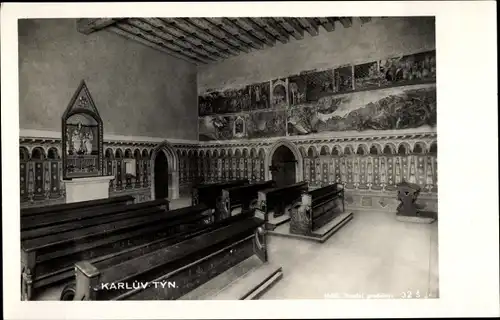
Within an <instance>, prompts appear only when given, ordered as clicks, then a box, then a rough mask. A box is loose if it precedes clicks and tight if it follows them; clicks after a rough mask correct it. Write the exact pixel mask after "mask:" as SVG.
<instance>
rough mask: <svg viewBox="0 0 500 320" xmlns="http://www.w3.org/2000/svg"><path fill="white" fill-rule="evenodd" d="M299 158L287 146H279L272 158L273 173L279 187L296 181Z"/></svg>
mask: <svg viewBox="0 0 500 320" xmlns="http://www.w3.org/2000/svg"><path fill="white" fill-rule="evenodd" d="M296 164H297V159H295V156H294V154H293V152H292V151H291V150H290V149H289V148H288V147H287V146H284V145H282V146H279V147H278V148H277V149H276V151H274V154H273V157H272V160H271V166H272V169H271V175H272V179H273V180H274V181H276V185H277V186H278V187H283V186H287V185H291V184H294V183H295V182H297V181H296V177H295V175H296V172H295V167H296Z"/></svg>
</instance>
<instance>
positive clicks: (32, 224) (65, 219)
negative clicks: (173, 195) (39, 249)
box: [21, 199, 168, 240]
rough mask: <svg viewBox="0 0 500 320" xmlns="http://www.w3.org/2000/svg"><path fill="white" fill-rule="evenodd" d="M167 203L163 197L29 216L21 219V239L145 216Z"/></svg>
mask: <svg viewBox="0 0 500 320" xmlns="http://www.w3.org/2000/svg"><path fill="white" fill-rule="evenodd" d="M167 205H168V201H166V200H164V199H161V200H153V201H147V202H142V203H137V204H131V205H127V206H120V207H116V208H103V209H95V208H92V209H91V210H88V211H87V212H81V215H76V214H66V215H59V214H56V215H54V216H44V217H43V218H44V219H40V221H37V220H38V219H32V220H31V221H30V220H28V218H33V217H25V218H23V219H21V240H27V239H34V238H39V237H43V236H48V235H51V234H58V233H62V232H67V231H71V230H78V229H82V228H85V227H91V226H96V225H101V224H106V223H111V222H113V221H120V220H125V219H130V218H134V217H140V216H145V215H147V214H149V213H151V212H159V211H161V210H164V211H167V210H168V209H167ZM40 218H41V217H40ZM25 220H28V221H25ZM59 220H62V221H59Z"/></svg>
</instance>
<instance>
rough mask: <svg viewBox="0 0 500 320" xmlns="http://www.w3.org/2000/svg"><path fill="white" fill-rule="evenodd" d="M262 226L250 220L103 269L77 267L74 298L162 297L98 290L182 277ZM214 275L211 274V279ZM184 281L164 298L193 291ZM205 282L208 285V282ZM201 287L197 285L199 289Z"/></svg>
mask: <svg viewBox="0 0 500 320" xmlns="http://www.w3.org/2000/svg"><path fill="white" fill-rule="evenodd" d="M262 223H263V221H262V220H260V219H256V218H253V217H249V218H247V219H243V220H240V221H238V222H235V223H232V224H230V225H227V226H223V227H220V228H217V229H216V230H212V231H210V232H206V233H203V234H200V235H198V236H196V237H194V238H190V239H187V240H185V241H182V242H179V243H175V244H173V245H170V246H167V247H164V248H161V249H159V250H156V251H154V252H150V253H147V254H145V255H142V256H139V257H136V258H133V259H130V260H127V261H124V262H122V263H119V264H117V265H114V266H113V267H107V268H106V269H100V268H99V267H98V266H95V265H92V264H90V263H88V262H84V263H79V264H77V266H76V277H77V295H82V294H83V296H85V297H86V298H87V299H90V300H122V299H135V298H137V297H139V296H141V295H143V294H145V292H146V291H148V290H149V291H151V290H154V293H153V292H151V293H153V294H156V295H158V294H161V293H160V290H155V288H151V287H149V288H148V287H142V288H137V289H130V288H127V287H122V288H119V289H118V290H99V289H100V285H101V284H112V283H115V284H117V283H121V284H125V283H129V284H130V286H131V284H132V283H133V282H134V281H138V282H142V283H144V282H145V281H155V280H157V281H161V280H164V279H167V280H168V279H169V278H170V277H172V276H174V277H175V276H176V275H180V274H181V275H182V272H183V271H184V270H186V269H187V268H189V267H190V266H192V265H193V264H199V265H201V264H202V263H203V261H206V260H207V259H208V258H209V257H210V256H212V255H215V254H217V253H218V252H220V251H221V250H224V249H226V248H227V247H228V246H232V245H234V244H235V243H238V242H239V241H244V240H246V239H247V238H250V239H251V238H253V235H254V232H255V230H256V228H257V227H258V226H260V225H262ZM247 241H248V240H247ZM247 255H248V254H247ZM250 255H251V253H250ZM215 275H216V274H215V273H213V272H212V274H211V277H213V276H215ZM183 278H184V280H187V281H188V283H183V284H184V286H180V287H182V289H180V290H177V293H176V294H173V293H171V294H167V297H165V298H167V299H175V298H177V297H179V296H180V295H181V294H183V293H186V291H189V290H190V289H189V287H191V288H192V289H194V287H196V285H195V286H190V285H188V284H189V279H190V276H188V275H183ZM204 280H205V281H207V280H208V279H204ZM79 283H83V284H84V286H83V287H78V284H79ZM200 284H201V283H198V285H200ZM82 291H83V293H82ZM180 291H184V292H180ZM163 292H165V291H163ZM134 297H135V298H134Z"/></svg>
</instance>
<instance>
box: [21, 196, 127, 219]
mask: <svg viewBox="0 0 500 320" xmlns="http://www.w3.org/2000/svg"><path fill="white" fill-rule="evenodd" d="M134 199H135V198H134V197H133V196H119V197H111V198H106V199H97V200H89V201H80V202H72V203H63V204H56V205H50V206H44V207H36V208H25V209H21V217H26V216H35V215H42V214H47V213H56V212H61V211H71V210H79V209H83V208H89V207H102V206H107V205H113V204H118V203H121V204H128V203H133V202H134Z"/></svg>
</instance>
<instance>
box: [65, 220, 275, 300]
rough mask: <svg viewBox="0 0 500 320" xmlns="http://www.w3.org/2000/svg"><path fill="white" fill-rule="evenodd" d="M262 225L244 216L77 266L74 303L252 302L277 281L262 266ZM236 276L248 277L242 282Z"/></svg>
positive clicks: (267, 267) (264, 255)
mask: <svg viewBox="0 0 500 320" xmlns="http://www.w3.org/2000/svg"><path fill="white" fill-rule="evenodd" d="M250 212H251V211H250ZM252 214H253V213H252ZM229 219H233V220H232V221H231V223H228V220H229ZM263 223H264V221H263V220H261V219H258V218H255V217H253V216H252V215H249V214H247V212H245V213H242V214H241V215H238V216H235V217H231V218H228V219H226V220H225V221H220V222H217V223H216V224H215V225H214V226H213V227H212V228H210V229H207V230H205V231H204V232H201V233H199V234H197V235H196V236H194V237H190V238H188V239H185V240H183V241H180V242H176V243H173V244H167V245H166V246H164V247H162V248H159V249H157V250H154V251H148V252H144V254H141V255H139V256H136V255H132V256H130V253H127V254H126V256H125V257H114V258H113V259H114V261H110V260H105V261H96V262H94V263H91V262H89V261H82V262H79V263H77V264H76V267H75V269H76V296H75V300H176V299H203V298H204V299H207V298H212V299H213V298H215V299H216V298H217V296H219V297H221V296H222V297H225V295H226V296H227V295H228V294H231V296H232V297H230V298H233V299H249V298H254V297H256V296H257V295H258V293H259V292H262V290H263V289H262V288H263V287H267V286H269V285H270V283H272V282H270V280H272V279H279V278H280V277H281V268H278V267H275V266H271V265H269V264H266V263H265V262H266V261H267V251H266V250H267V249H266V242H265V237H264V236H263V233H264V229H263V228H261V226H262V225H263ZM257 261H258V262H257ZM233 267H235V268H233ZM245 268H247V269H245ZM230 269H231V270H230ZM243 269H244V270H243ZM226 271H228V272H227V273H224V272H226ZM237 271H239V272H240V273H242V274H245V275H247V274H249V273H250V272H252V273H251V274H250V276H248V277H245V278H246V279H241V278H240V277H239V276H238V275H237ZM252 275H256V276H255V277H254V278H252V277H251V276H252ZM274 281H275V280H274ZM235 291H236V293H235ZM224 294H225V295H224ZM207 295H210V297H207Z"/></svg>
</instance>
